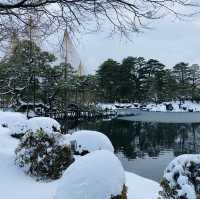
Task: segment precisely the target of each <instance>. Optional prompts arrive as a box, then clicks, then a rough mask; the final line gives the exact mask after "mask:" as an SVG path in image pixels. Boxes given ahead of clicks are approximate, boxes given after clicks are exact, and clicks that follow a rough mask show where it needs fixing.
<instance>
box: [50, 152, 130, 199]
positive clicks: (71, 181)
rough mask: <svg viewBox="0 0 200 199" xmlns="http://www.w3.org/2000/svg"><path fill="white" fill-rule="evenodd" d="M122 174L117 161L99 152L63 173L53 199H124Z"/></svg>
mask: <svg viewBox="0 0 200 199" xmlns="http://www.w3.org/2000/svg"><path fill="white" fill-rule="evenodd" d="M126 192H127V190H126V186H125V173H124V170H123V167H122V165H121V163H120V161H119V160H118V158H117V157H116V156H115V155H114V154H113V153H112V152H110V151H106V150H99V151H94V152H92V153H89V154H87V155H85V156H83V157H80V158H79V159H78V160H76V161H75V162H74V163H73V164H71V165H70V166H69V168H68V169H67V170H66V171H65V173H64V175H63V177H62V179H61V182H60V185H59V187H58V190H57V192H56V195H55V198H54V199H67V198H70V199H81V198H84V199H86V198H87V199H111V198H112V199H126V198H127V197H126Z"/></svg>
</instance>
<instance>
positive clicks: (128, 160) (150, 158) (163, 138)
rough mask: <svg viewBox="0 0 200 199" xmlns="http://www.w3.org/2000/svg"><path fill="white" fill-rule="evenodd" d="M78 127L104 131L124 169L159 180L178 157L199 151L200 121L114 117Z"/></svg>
mask: <svg viewBox="0 0 200 199" xmlns="http://www.w3.org/2000/svg"><path fill="white" fill-rule="evenodd" d="M78 128H79V129H90V130H97V131H100V132H103V133H105V134H106V135H107V136H108V137H109V138H110V140H111V141H112V143H113V145H114V147H115V152H116V154H117V155H118V156H119V158H120V159H121V161H122V164H123V165H124V167H125V169H127V170H129V171H133V172H135V173H138V174H140V175H142V176H144V177H149V178H151V179H154V180H157V181H159V180H160V177H161V176H162V173H163V170H164V168H165V167H166V166H167V164H168V163H169V162H170V161H171V160H172V159H173V158H174V157H175V156H178V155H180V154H185V153H199V152H200V145H199V143H200V124H174V123H173V124H167V123H153V122H150V123H149V122H129V121H121V120H112V121H109V122H108V121H106V122H102V121H98V122H95V123H94V122H87V123H81V124H79V127H78Z"/></svg>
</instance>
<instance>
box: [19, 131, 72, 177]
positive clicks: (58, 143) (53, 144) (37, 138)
mask: <svg viewBox="0 0 200 199" xmlns="http://www.w3.org/2000/svg"><path fill="white" fill-rule="evenodd" d="M15 153H16V159H15V161H16V164H17V165H18V166H20V167H22V168H23V169H24V171H25V172H26V173H27V174H29V175H31V176H35V177H36V178H37V179H38V180H47V179H57V178H59V177H60V176H61V175H62V172H63V171H64V170H65V169H66V168H67V167H68V166H69V165H70V164H71V163H72V162H73V155H72V153H71V149H70V147H69V145H67V144H65V140H64V137H63V135H62V134H60V133H49V132H46V131H44V130H43V129H41V128H40V129H38V130H37V131H35V132H33V131H30V130H28V132H26V134H25V135H24V136H23V137H22V139H21V140H20V144H19V146H18V147H17V149H16V151H15Z"/></svg>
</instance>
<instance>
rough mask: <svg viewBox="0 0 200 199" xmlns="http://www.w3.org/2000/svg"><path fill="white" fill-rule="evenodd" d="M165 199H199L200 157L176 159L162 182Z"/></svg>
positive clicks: (186, 155) (190, 155) (179, 157)
mask: <svg viewBox="0 0 200 199" xmlns="http://www.w3.org/2000/svg"><path fill="white" fill-rule="evenodd" d="M161 186H162V188H163V190H162V191H161V192H160V195H161V196H162V198H164V199H171V198H174V199H179V198H184V199H197V198H198V197H197V196H199V194H200V155H193V154H185V155H181V156H178V157H177V158H175V159H174V160H173V161H172V162H171V163H170V164H169V165H168V166H167V168H166V169H165V172H164V177H163V180H162V181H161Z"/></svg>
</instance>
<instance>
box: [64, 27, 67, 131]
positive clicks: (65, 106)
mask: <svg viewBox="0 0 200 199" xmlns="http://www.w3.org/2000/svg"><path fill="white" fill-rule="evenodd" d="M64 45H65V69H64V79H65V92H64V95H65V96H64V100H65V101H64V108H65V122H64V131H65V133H68V112H67V106H68V103H67V88H66V86H67V85H66V83H67V76H68V74H67V72H68V54H67V53H68V33H67V30H66V31H65V32H64Z"/></svg>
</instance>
